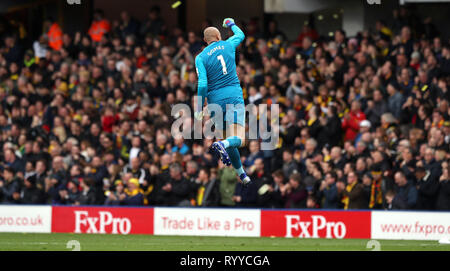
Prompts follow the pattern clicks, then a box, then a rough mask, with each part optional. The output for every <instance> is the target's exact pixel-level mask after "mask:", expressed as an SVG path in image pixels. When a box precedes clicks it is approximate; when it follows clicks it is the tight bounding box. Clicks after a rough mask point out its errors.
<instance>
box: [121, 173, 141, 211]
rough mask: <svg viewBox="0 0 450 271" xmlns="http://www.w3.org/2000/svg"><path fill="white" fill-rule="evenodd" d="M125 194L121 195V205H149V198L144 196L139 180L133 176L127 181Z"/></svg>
mask: <svg viewBox="0 0 450 271" xmlns="http://www.w3.org/2000/svg"><path fill="white" fill-rule="evenodd" d="M124 192H125V193H123V194H120V195H119V200H120V204H121V205H129V206H142V205H147V199H146V198H145V197H144V191H143V190H142V189H140V188H139V180H138V179H136V178H131V179H129V180H128V182H127V188H125V189H124Z"/></svg>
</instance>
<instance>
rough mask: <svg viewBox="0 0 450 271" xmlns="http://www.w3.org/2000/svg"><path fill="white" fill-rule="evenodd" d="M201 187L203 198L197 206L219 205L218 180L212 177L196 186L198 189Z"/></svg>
mask: <svg viewBox="0 0 450 271" xmlns="http://www.w3.org/2000/svg"><path fill="white" fill-rule="evenodd" d="M202 187H203V188H204V192H203V199H202V202H201V204H200V205H199V206H219V203H220V190H219V182H218V181H217V180H216V179H212V180H210V181H209V182H207V183H206V184H201V185H200V186H199V187H198V189H200V188H202ZM198 189H197V191H198ZM197 204H198V203H197Z"/></svg>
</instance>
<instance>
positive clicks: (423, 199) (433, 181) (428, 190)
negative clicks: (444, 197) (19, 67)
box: [416, 170, 439, 210]
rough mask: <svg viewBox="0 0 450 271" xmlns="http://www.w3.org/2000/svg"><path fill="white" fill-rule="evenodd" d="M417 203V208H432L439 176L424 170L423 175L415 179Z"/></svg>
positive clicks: (433, 207)
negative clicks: (424, 173) (419, 178)
mask: <svg viewBox="0 0 450 271" xmlns="http://www.w3.org/2000/svg"><path fill="white" fill-rule="evenodd" d="M417 187H418V191H417V192H418V193H417V205H416V208H417V209H419V210H434V209H435V203H436V198H437V194H438V192H439V176H436V175H435V174H432V173H431V172H430V171H429V170H427V171H426V175H425V177H423V178H422V179H421V180H417Z"/></svg>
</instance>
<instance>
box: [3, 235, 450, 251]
mask: <svg viewBox="0 0 450 271" xmlns="http://www.w3.org/2000/svg"><path fill="white" fill-rule="evenodd" d="M70 240H76V241H78V242H79V243H80V250H81V251H106V250H119V251H124V250H131V251H151V250H154V251H240V250H243V251H277V250H278V251H301V250H303V251H370V250H372V249H370V248H367V242H368V241H369V239H342V240H337V239H300V238H266V237H264V238H256V237H197V236H152V235H100V234H71V233H52V234H45V233H42V234H39V233H0V250H3V251H8V250H13V251H18V250H20V251H25V250H26V251H70V250H71V249H70V248H67V243H68V242H69V241H70ZM377 241H378V242H379V243H380V250H381V251H396V250H399V251H450V245H444V244H439V243H438V241H405V240H377Z"/></svg>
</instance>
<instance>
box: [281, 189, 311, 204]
mask: <svg viewBox="0 0 450 271" xmlns="http://www.w3.org/2000/svg"><path fill="white" fill-rule="evenodd" d="M307 197H308V192H307V191H306V189H305V188H303V187H301V186H299V187H297V188H296V189H294V190H292V191H291V192H290V193H289V194H287V195H286V196H285V202H286V203H285V205H284V207H285V208H296V209H301V208H306V198H307Z"/></svg>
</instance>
